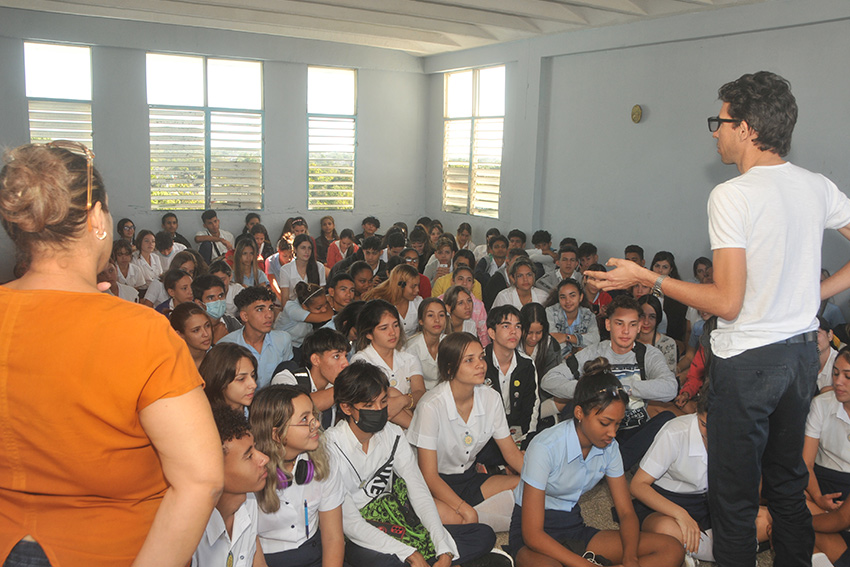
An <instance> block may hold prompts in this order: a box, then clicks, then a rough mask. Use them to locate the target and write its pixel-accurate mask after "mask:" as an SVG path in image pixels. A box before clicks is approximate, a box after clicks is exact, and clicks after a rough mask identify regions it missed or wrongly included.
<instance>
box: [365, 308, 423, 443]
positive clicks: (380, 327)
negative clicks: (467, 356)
mask: <svg viewBox="0 0 850 567" xmlns="http://www.w3.org/2000/svg"><path fill="white" fill-rule="evenodd" d="M356 332H357V352H355V353H354V356H352V357H351V362H355V361H357V360H364V361H366V362H368V363H370V364H374V365H375V366H377V367H378V368H380V369H381V370H382V371H383V372H384V374H386V375H387V379H388V380H389V381H390V387H391V389H390V409H389V412H390V421H392V422H393V423H395V424H396V425H400V426H401V427H407V426H408V425H409V424H410V418H411V417H412V412H413V409H414V408H415V407H416V404H417V403H418V402H419V399H420V398H421V397H422V395H423V394H424V393H425V381H424V380H423V378H422V367H421V366H420V364H419V359H418V358H416V356H414V355H412V354H410V353H407V352H404V351H402V350H401V348H402V347H403V346H404V344H405V337H404V333H403V332H402V330H401V323H400V318H399V315H398V311H397V310H396V308H395V307H394V306H393V305H392V304H390V303H388V302H386V301H384V300H383V299H375V300H372V301H369V302H367V303H366V306H365V307H363V310H362V311H361V312H360V314H359V315H358V316H357V331H356Z"/></svg>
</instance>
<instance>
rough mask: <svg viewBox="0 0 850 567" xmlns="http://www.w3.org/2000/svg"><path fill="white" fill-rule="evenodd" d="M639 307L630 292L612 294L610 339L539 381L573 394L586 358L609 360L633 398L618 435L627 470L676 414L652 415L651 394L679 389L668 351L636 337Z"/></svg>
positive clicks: (662, 395)
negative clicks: (669, 362) (669, 361)
mask: <svg viewBox="0 0 850 567" xmlns="http://www.w3.org/2000/svg"><path fill="white" fill-rule="evenodd" d="M639 321H640V307H639V306H638V304H637V301H635V300H634V299H633V298H631V297H629V296H628V295H620V296H617V297H616V298H614V300H613V301H612V302H611V304H610V305H609V309H608V319H607V320H606V322H605V325H606V327H607V329H608V331H609V332H610V333H611V339H610V340H607V341H602V342H600V343H598V344H596V345H592V346H589V347H587V348H585V349H583V350H582V351H580V352H579V353H578V354H576V355H575V356H571V357H569V358H567V360H566V361H564V362H563V363H561V364H559V365H558V366H556V367H555V368H553V369H552V370H550V371H549V372H548V373H547V374H546V376H544V377H543V382H542V383H541V387H542V388H543V389H544V390H545V391H547V392H549V393H550V394H552V395H554V396H556V397H558V398H567V399H571V398H573V397H574V394H575V389H576V379H577V377H578V375H579V370H578V369H579V368H581V367H582V366H583V365H584V363H585V362H587V361H588V360H593V359H595V358H597V357H604V358H605V359H606V360H608V361H609V362H610V363H611V369H612V372H613V373H614V375H615V376H616V377H617V378H619V379H620V382H621V383H622V384H623V386H625V387H626V388H627V389H628V390H629V395H630V398H629V404H628V408H627V411H626V416H625V419H624V420H623V423H622V425H621V426H620V430H619V432H618V433H617V438H618V440H619V444H620V452H621V453H622V454H623V463H624V464H625V466H626V470H628V469H631V468H632V467H633V466H634V465H636V464H638V462H639V461H640V459H641V457H643V455H644V453H645V452H646V450H647V449H648V448H649V445H650V444H651V443H652V439H653V438H654V437H655V433H657V432H658V430H659V429H660V428H661V426H662V425H663V424H664V423H665V422H666V421H669V420H670V419H672V418H673V417H675V416H674V415H673V414H672V413H671V412H669V411H665V412H661V413H659V414H658V415H656V416H655V417H653V418H652V419H650V416H649V414H648V412H647V409H646V402H647V401H648V400H658V401H662V402H668V401H670V400H672V399H673V398H674V397H675V396H676V394H677V392H678V382H676V377H675V376H674V375H673V373H672V372H671V371H670V369H669V368H668V367H667V362H666V361H665V360H664V355H662V354H661V351H659V350H658V349H657V348H655V347H653V346H648V345H644V344H643V343H638V342H636V339H637V334H638V330H639Z"/></svg>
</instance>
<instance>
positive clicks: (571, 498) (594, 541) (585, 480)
mask: <svg viewBox="0 0 850 567" xmlns="http://www.w3.org/2000/svg"><path fill="white" fill-rule="evenodd" d="M574 394H575V403H576V405H575V409H574V411H573V419H569V420H567V421H564V422H561V423H559V424H558V425H555V426H554V427H551V428H549V429H546V430H545V431H542V432H541V433H540V434H539V435H537V436H536V437H535V438H534V440H533V441H532V442H531V444H530V445H529V447H528V450H527V451H526V453H525V464H524V466H523V469H522V481H521V483H520V485H519V486H518V487H517V488H516V490H515V497H516V502H517V505H516V507H515V508H514V511H513V517H512V518H511V526H510V539H509V546H510V550H511V555H513V556H514V557H515V558H516V565H517V567H560V566H562V565H580V564H582V563H583V562H582V559H581V558H582V557H584V558H585V559H587V560H589V561H592V562H593V563H596V564H601V565H608V564H609V563H606V562H605V561H603V560H602V558H603V557H604V559H606V560H607V561H610V562H611V563H613V564H619V565H638V564H640V565H646V566H650V565H652V566H658V567H661V566H666V567H678V566H679V565H681V564H682V559H683V558H684V554H683V549H682V544H680V543H679V542H678V541H676V540H675V539H673V538H672V537H670V536H667V535H660V534H652V533H645V534H641V533H640V532H639V526H638V520H637V516H636V515H635V511H634V508H633V507H632V501H631V499H630V498H629V488H628V484H627V481H626V478H625V476H624V470H623V461H622V459H621V457H620V452H619V451H618V450H617V448H618V447H617V445H618V444H617V441H616V439H615V437H616V435H617V427H618V426H619V425H620V423H621V422H622V421H623V419H624V416H625V414H626V408H627V406H628V404H629V397H628V394H626V392H625V390H624V388H623V386H622V385H621V384H620V381H619V380H618V379H617V377H615V376H614V375H613V374H611V372H610V369H609V367H608V365H607V362H606V361H604V360H598V359H597V360H594V361H592V362H591V364H589V365H588V366H585V373H584V375H583V376H582V377H581V379H580V380H579V381H578V385H577V387H576V388H575V390H574ZM603 476H604V477H605V479H606V480H607V482H608V488H609V489H610V491H611V496H612V498H613V500H614V507H615V508H616V510H617V514H618V516H619V520H620V529H619V531H615V530H605V531H600V530H598V529H596V528H594V527H591V526H588V525H587V524H585V523H584V519H583V518H582V516H581V508H580V507H579V504H578V501H579V498H581V496H582V494H584V493H585V492H587V491H589V490H590V489H592V488H593V487H594V486H596V484H597V483H598V482H599V481H600V480H601V479H602V477H603ZM600 556H601V557H600Z"/></svg>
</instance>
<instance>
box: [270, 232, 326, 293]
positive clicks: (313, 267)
mask: <svg viewBox="0 0 850 567" xmlns="http://www.w3.org/2000/svg"><path fill="white" fill-rule="evenodd" d="M292 249H293V252H294V254H295V259H294V260H293V261H291V262H289V263H288V264H284V265H282V266H281V267H280V280H279V281H278V284H279V285H280V301H281V303H284V304H285V303H286V302H287V301H288V300H289V296H290V294H291V292H292V291H293V290H294V289H295V284H297V283H298V282H306V283H312V284H316V285H325V266H324V265H323V264H321V263H320V262H317V261H316V252H315V250H313V239H312V238H311V237H310V235H309V234H299V235H298V236H296V237H295V240H294V241H293V243H292Z"/></svg>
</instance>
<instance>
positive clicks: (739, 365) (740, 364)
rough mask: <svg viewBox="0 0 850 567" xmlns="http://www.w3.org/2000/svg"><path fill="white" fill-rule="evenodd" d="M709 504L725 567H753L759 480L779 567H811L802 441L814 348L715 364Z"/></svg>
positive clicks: (767, 351) (770, 350) (785, 347)
mask: <svg viewBox="0 0 850 567" xmlns="http://www.w3.org/2000/svg"><path fill="white" fill-rule="evenodd" d="M710 372H711V378H710V382H709V410H708V424H707V425H708V498H709V506H710V508H711V523H712V527H713V529H714V556H715V558H716V560H717V563H718V564H719V565H720V566H721V567H739V566H740V567H754V566H755V564H756V525H755V522H756V515H757V514H758V505H759V480H760V479H762V480H763V486H762V496H763V497H764V498H766V499H767V501H768V509H769V511H770V514H771V516H772V518H773V545H774V549H775V551H776V559H775V565H776V567H791V566H800V565H811V557H812V548H813V546H814V541H815V538H814V531H813V529H812V517H811V514H810V513H809V510H808V508H807V507H806V501H805V495H804V493H803V491H804V489H805V488H806V484H807V482H808V471H807V469H806V465H805V463H804V462H803V437H804V432H805V425H806V416H807V415H808V413H809V402H810V401H811V399H812V396H813V394H814V391H815V388H816V382H817V374H818V356H817V347H816V345H815V343H814V342H808V343H805V344H801V343H794V344H787V343H785V342H782V343H777V344H772V345H767V346H764V347H759V348H755V349H751V350H748V351H745V352H743V353H741V354H739V355H737V356H733V357H731V358H727V359H721V358H719V357H714V358H713V360H712V362H711V369H710Z"/></svg>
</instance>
